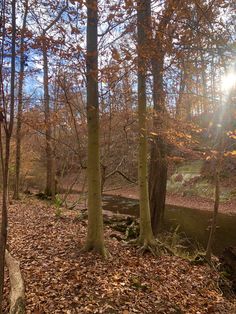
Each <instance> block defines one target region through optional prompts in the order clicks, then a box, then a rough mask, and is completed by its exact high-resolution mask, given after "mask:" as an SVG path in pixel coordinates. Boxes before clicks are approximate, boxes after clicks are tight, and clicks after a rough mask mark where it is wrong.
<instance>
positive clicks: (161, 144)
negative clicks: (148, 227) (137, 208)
mask: <svg viewBox="0 0 236 314" xmlns="http://www.w3.org/2000/svg"><path fill="white" fill-rule="evenodd" d="M179 3H180V1H178V2H177V1H176V0H169V1H167V2H166V8H165V9H164V12H163V15H162V18H161V20H160V22H159V25H158V29H157V34H156V37H155V40H154V41H153V45H154V48H155V49H154V51H153V55H152V58H151V65H152V75H153V103H154V106H153V107H154V115H153V126H154V131H155V133H157V136H154V137H153V139H152V143H151V156H150V170H149V200H150V209H151V222H152V230H153V233H154V235H157V232H158V230H159V228H160V226H161V223H162V220H163V216H164V210H165V199H166V185H167V170H168V166H167V152H166V142H165V139H164V136H163V133H164V132H163V131H164V128H165V125H164V120H165V118H166V117H165V115H166V108H165V93H164V86H163V73H164V58H165V50H164V47H163V43H164V40H165V37H164V36H165V32H166V28H167V26H168V23H169V22H170V20H171V17H172V15H173V12H174V11H175V9H176V8H177V6H178V4H179Z"/></svg>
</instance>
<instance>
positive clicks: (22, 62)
mask: <svg viewBox="0 0 236 314" xmlns="http://www.w3.org/2000/svg"><path fill="white" fill-rule="evenodd" d="M27 14H28V1H26V3H25V12H24V18H23V25H22V35H21V41H20V73H19V90H18V114H17V125H16V175H15V187H14V195H13V198H14V199H15V200H19V198H20V196H19V185H20V162H21V124H22V109H23V83H24V69H25V56H24V36H25V35H24V33H25V28H26V21H27Z"/></svg>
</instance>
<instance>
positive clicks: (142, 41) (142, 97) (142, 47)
mask: <svg viewBox="0 0 236 314" xmlns="http://www.w3.org/2000/svg"><path fill="white" fill-rule="evenodd" d="M150 13H151V12H150V1H149V0H138V1H137V14H138V20H137V23H138V118H139V154H138V156H139V157H138V161H139V163H138V181H139V206H140V236H139V244H141V245H142V246H144V247H145V246H147V247H148V246H152V245H153V244H154V241H155V240H154V236H153V233H152V227H151V217H150V207H149V198H148V168H147V105H146V103H147V100H146V74H147V60H148V50H147V48H148V37H149V36H150V34H149V33H150V32H151V23H150V21H151V14H150Z"/></svg>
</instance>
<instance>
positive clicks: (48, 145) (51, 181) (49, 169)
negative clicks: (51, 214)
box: [43, 34, 55, 197]
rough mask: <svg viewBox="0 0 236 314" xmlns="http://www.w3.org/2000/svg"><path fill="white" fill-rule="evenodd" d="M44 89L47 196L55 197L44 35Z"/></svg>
mask: <svg viewBox="0 0 236 314" xmlns="http://www.w3.org/2000/svg"><path fill="white" fill-rule="evenodd" d="M43 88H44V112H45V127H46V132H45V133H46V172H47V174H46V187H45V194H46V195H48V196H52V197H54V196H55V195H53V194H54V190H55V189H54V188H53V185H54V181H55V180H54V177H53V149H52V127H51V111H50V96H49V79H48V56H47V44H46V38H45V34H44V40H43Z"/></svg>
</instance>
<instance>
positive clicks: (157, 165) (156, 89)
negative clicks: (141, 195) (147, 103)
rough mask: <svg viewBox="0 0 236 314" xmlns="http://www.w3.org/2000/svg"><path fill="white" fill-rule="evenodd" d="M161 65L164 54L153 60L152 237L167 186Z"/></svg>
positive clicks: (159, 220) (155, 229)
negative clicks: (154, 132)
mask: <svg viewBox="0 0 236 314" xmlns="http://www.w3.org/2000/svg"><path fill="white" fill-rule="evenodd" d="M163 64H164V53H162V52H160V54H159V55H158V56H156V57H154V58H153V60H152V73H153V102H154V117H153V126H154V130H155V131H156V132H157V136H154V137H153V140H152V142H151V157H150V170H149V199H150V208H151V221H152V230H153V233H154V235H157V232H158V230H159V228H160V226H161V224H162V221H163V217H164V210H165V200H166V185H167V170H168V166H167V154H166V143H165V139H164V137H163V134H162V133H163V130H164V116H165V96H164V89H163V71H164V69H163V67H164V66H163Z"/></svg>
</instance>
